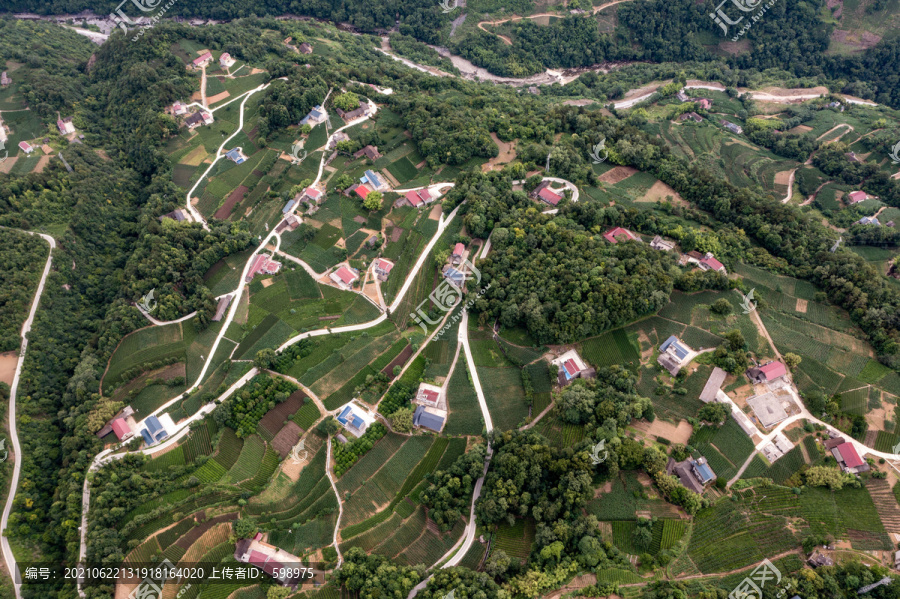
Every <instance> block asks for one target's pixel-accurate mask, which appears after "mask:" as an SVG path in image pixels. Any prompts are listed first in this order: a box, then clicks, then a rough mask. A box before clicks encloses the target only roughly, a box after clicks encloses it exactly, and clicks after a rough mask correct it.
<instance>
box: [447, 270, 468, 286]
mask: <svg viewBox="0 0 900 599" xmlns="http://www.w3.org/2000/svg"><path fill="white" fill-rule="evenodd" d="M444 278H445V279H447V280H448V281H450V284H451V285H453V286H454V287H456V288H460V287H462V286H463V284H464V283H465V282H466V275H464V274H463V273H461V272H459V271H458V270H456V269H455V268H453V267H452V266H451V267H449V268H447V270H445V271H444Z"/></svg>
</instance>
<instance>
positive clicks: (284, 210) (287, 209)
mask: <svg viewBox="0 0 900 599" xmlns="http://www.w3.org/2000/svg"><path fill="white" fill-rule="evenodd" d="M296 205H297V200H290V201H289V202H288V203H287V204H285V205H284V208H282V209H281V213H282V214H287V213H288V212H290V211H291V210H293V209H294V206H296Z"/></svg>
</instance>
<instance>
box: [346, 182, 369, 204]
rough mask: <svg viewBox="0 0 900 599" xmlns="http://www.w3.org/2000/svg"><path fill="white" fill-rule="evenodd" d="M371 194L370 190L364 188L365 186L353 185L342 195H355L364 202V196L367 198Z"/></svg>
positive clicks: (360, 184)
mask: <svg viewBox="0 0 900 599" xmlns="http://www.w3.org/2000/svg"><path fill="white" fill-rule="evenodd" d="M371 192H372V190H371V189H369V188H368V187H366V186H365V185H363V184H362V183H354V184H353V186H352V187H350V188H349V189H347V191H345V192H344V193H345V194H347V195H350V194H351V193H355V194H356V195H358V196H359V197H360V198H362V199H363V200H364V199H366V196H368V195H369V194H370V193H371Z"/></svg>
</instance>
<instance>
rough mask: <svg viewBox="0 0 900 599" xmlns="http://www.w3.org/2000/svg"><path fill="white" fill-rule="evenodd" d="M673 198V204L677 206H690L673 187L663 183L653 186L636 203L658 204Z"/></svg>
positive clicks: (659, 182) (658, 182)
mask: <svg viewBox="0 0 900 599" xmlns="http://www.w3.org/2000/svg"><path fill="white" fill-rule="evenodd" d="M669 197H671V198H672V200H671V201H672V203H673V204H674V205H676V206H690V203H689V202H687V201H686V200H684V199H683V198H682V197H681V196H680V195H678V192H677V191H675V190H674V189H673V188H672V186H671V185H669V184H667V183H663V182H662V181H657V182H656V183H654V184H653V186H652V187H651V188H650V189H648V190H647V193H645V194H644V196H643V197H642V198H639V199H637V200H635V201H636V202H658V201H662V202H665V201H667V198H669Z"/></svg>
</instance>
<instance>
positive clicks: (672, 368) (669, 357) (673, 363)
mask: <svg viewBox="0 0 900 599" xmlns="http://www.w3.org/2000/svg"><path fill="white" fill-rule="evenodd" d="M659 351H660V354H659V358H657V359H656V361H657V362H658V363H659V364H660V366H662V367H663V368H665V369H666V370H668V371H669V374H671V375H672V376H675V375H676V374H678V371H679V370H681V367H682V365H683V363H685V362H686V361H688V360H687V358H688V357H689V356H690V355H691V354H692V353H693V350H691V348H690V347H688V346H687V345H685V344H684V342H683V341H682V340H681V339H679V338H678V337H676V336H675V335H672V336H671V337H669V338H668V339H666V340H665V341H664V342H663V344H662V345H660V346H659Z"/></svg>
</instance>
